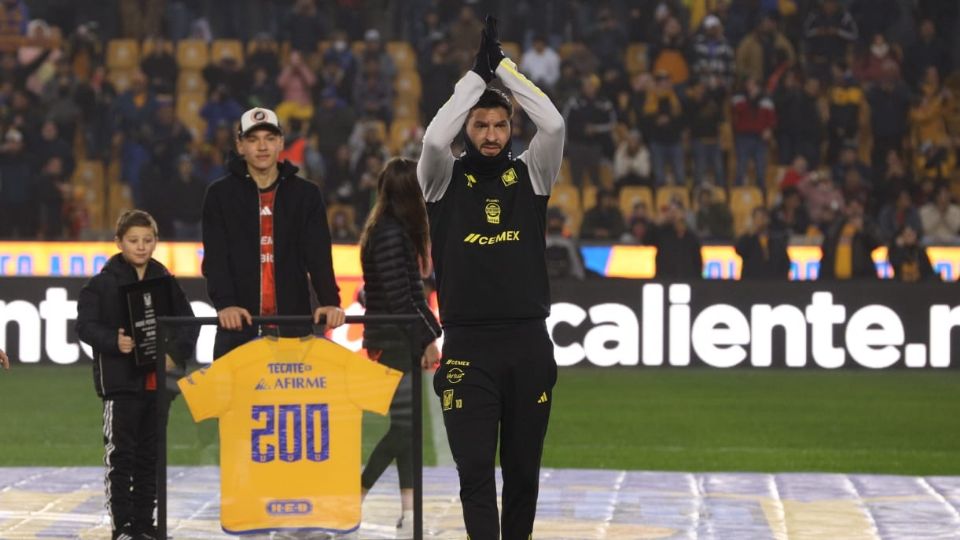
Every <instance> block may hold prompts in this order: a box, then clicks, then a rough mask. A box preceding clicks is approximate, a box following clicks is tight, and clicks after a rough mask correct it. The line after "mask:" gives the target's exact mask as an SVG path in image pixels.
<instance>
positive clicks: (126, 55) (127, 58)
mask: <svg viewBox="0 0 960 540" xmlns="http://www.w3.org/2000/svg"><path fill="white" fill-rule="evenodd" d="M139 65H140V44H139V43H138V42H137V40H135V39H111V40H110V42H109V43H108V44H107V67H108V68H110V69H111V70H113V69H131V68H135V67H137V66H139Z"/></svg>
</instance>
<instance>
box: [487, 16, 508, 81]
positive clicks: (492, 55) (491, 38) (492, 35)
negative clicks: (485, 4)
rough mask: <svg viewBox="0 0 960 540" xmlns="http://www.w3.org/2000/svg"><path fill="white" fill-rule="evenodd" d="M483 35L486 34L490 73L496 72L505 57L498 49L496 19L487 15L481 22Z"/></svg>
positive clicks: (498, 35)
mask: <svg viewBox="0 0 960 540" xmlns="http://www.w3.org/2000/svg"><path fill="white" fill-rule="evenodd" d="M483 26H484V28H483V33H484V34H486V36H487V40H486V51H487V61H488V62H489V63H490V71H492V72H496V71H497V66H499V65H500V61H501V60H503V59H504V58H506V57H507V55H505V54H503V49H501V48H500V28H499V27H498V23H497V18H496V17H494V16H493V15H487V17H486V18H485V19H484V20H483Z"/></svg>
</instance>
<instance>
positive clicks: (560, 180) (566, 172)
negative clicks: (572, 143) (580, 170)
mask: <svg viewBox="0 0 960 540" xmlns="http://www.w3.org/2000/svg"><path fill="white" fill-rule="evenodd" d="M572 182H573V177H572V175H571V174H570V160H569V159H567V158H563V161H561V162H560V173H559V174H558V175H557V184H570V183H572Z"/></svg>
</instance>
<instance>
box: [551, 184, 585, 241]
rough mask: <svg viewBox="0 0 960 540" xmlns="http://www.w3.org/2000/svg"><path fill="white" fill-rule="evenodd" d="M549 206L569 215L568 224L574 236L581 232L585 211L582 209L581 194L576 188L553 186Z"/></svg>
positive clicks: (564, 185)
mask: <svg viewBox="0 0 960 540" xmlns="http://www.w3.org/2000/svg"><path fill="white" fill-rule="evenodd" d="M548 204H549V206H551V207H557V208H559V209H561V210H563V213H564V214H566V215H567V224H568V225H569V226H570V230H571V231H572V232H573V233H574V234H576V233H577V232H579V231H580V221H581V220H582V219H583V211H582V210H581V207H580V192H579V191H577V188H576V187H574V186H571V185H569V184H558V185H556V186H553V191H552V192H551V194H550V202H549V203H548Z"/></svg>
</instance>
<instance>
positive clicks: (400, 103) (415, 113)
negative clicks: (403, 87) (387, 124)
mask: <svg viewBox="0 0 960 540" xmlns="http://www.w3.org/2000/svg"><path fill="white" fill-rule="evenodd" d="M393 117H394V119H396V120H416V121H418V122H419V121H420V99H419V98H417V97H415V96H412V95H410V94H397V97H396V98H394V100H393Z"/></svg>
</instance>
